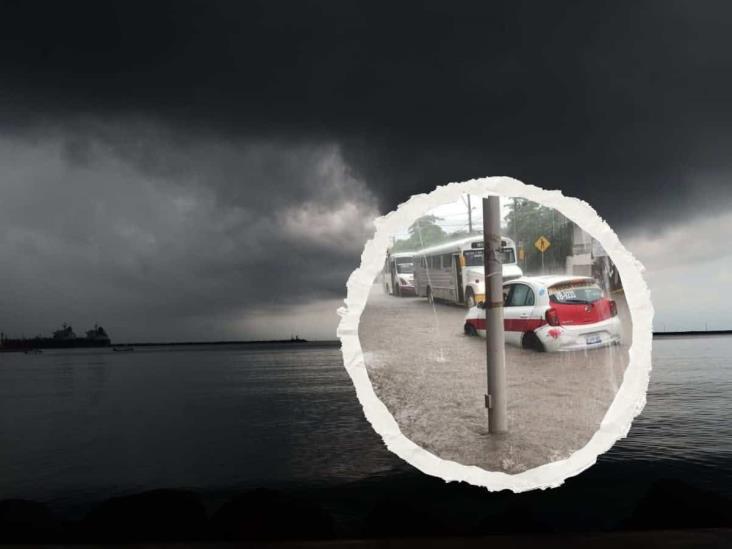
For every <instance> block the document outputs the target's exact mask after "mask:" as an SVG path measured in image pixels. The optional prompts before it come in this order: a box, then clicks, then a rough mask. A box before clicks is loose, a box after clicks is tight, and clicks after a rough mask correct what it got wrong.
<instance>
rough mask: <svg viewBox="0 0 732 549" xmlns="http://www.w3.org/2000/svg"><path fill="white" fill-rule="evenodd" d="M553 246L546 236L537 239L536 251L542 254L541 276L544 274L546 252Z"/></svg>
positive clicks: (535, 243)
mask: <svg viewBox="0 0 732 549" xmlns="http://www.w3.org/2000/svg"><path fill="white" fill-rule="evenodd" d="M551 245H552V243H551V242H549V239H548V238H547V237H545V236H540V237H539V238H537V239H536V242H534V246H536V249H537V250H539V251H540V252H541V274H544V252H545V251H547V250H548V249H549V246H551Z"/></svg>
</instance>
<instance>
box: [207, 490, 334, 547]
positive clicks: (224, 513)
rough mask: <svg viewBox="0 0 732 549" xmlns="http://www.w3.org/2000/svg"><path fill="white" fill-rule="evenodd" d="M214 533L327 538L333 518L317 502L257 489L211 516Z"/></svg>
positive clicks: (243, 536)
mask: <svg viewBox="0 0 732 549" xmlns="http://www.w3.org/2000/svg"><path fill="white" fill-rule="evenodd" d="M211 535H212V536H213V538H214V539H225V540H265V539H266V540H277V539H326V538H331V537H333V519H332V517H331V516H330V515H329V514H328V513H327V512H326V511H324V510H323V509H322V508H321V507H320V506H318V505H317V504H314V503H311V502H308V501H305V500H302V499H298V498H294V497H291V496H289V495H287V494H284V493H282V492H279V491H276V490H266V489H257V490H254V491H252V492H247V493H245V494H242V495H240V496H237V497H236V498H234V499H232V500H231V501H229V502H227V503H225V504H224V505H223V506H222V507H221V508H220V509H219V510H218V511H217V512H216V513H215V514H214V516H213V517H212V518H211Z"/></svg>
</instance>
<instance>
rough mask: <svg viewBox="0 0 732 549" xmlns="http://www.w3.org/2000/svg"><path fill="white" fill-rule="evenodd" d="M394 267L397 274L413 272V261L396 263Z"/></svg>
mask: <svg viewBox="0 0 732 549" xmlns="http://www.w3.org/2000/svg"><path fill="white" fill-rule="evenodd" d="M396 268H397V272H398V273H399V274H411V273H413V272H414V263H412V262H411V261H410V262H409V263H397V265H396Z"/></svg>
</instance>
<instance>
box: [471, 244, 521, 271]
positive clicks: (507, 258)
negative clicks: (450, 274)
mask: <svg viewBox="0 0 732 549" xmlns="http://www.w3.org/2000/svg"><path fill="white" fill-rule="evenodd" d="M463 256H464V257H465V266H466V267H482V266H483V250H465V252H463ZM498 259H499V260H500V261H501V263H516V256H515V255H514V253H513V248H503V249H501V251H500V252H498Z"/></svg>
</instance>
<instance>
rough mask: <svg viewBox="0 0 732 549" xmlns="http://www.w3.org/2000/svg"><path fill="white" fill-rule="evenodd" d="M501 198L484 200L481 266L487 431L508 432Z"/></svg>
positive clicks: (492, 197) (494, 197) (495, 197)
mask: <svg viewBox="0 0 732 549" xmlns="http://www.w3.org/2000/svg"><path fill="white" fill-rule="evenodd" d="M500 204H501V203H500V198H499V197H497V196H491V197H488V198H484V199H483V241H484V244H483V266H484V272H485V302H484V303H485V346H486V369H487V374H488V376H487V377H488V393H487V394H486V398H485V405H486V408H488V432H489V433H505V432H507V431H508V416H507V413H506V408H507V403H506V400H507V399H506V351H505V348H504V345H505V339H504V333H503V266H502V265H501V260H500V251H501V205H500Z"/></svg>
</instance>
